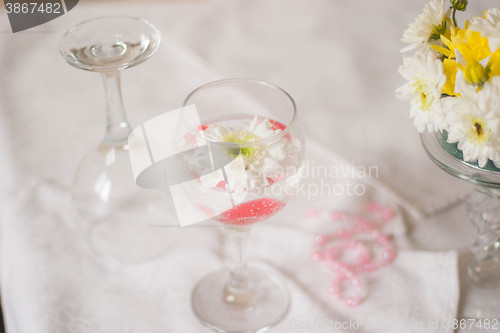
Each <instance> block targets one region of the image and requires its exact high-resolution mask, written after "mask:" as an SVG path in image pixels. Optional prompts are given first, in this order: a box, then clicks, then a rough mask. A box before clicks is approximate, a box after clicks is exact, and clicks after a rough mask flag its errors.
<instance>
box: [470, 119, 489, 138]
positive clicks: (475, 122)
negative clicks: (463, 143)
mask: <svg viewBox="0 0 500 333" xmlns="http://www.w3.org/2000/svg"><path fill="white" fill-rule="evenodd" d="M490 133H491V130H489V129H486V126H485V121H484V119H481V118H477V117H474V118H473V119H472V124H471V128H470V130H469V141H472V142H474V143H477V144H483V143H485V142H486V141H487V140H488V138H489V137H490Z"/></svg>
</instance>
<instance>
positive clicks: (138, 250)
mask: <svg viewBox="0 0 500 333" xmlns="http://www.w3.org/2000/svg"><path fill="white" fill-rule="evenodd" d="M166 217H168V216H167V215H166V214H158V215H157V216H155V215H154V214H148V213H147V212H141V211H135V210H126V209H124V210H123V211H122V212H116V213H115V214H114V215H110V216H107V217H105V218H103V219H99V220H94V221H92V222H91V223H90V224H89V225H88V227H87V228H86V242H87V244H88V245H89V247H90V249H91V250H92V252H93V253H94V254H95V255H97V256H99V257H103V258H106V259H113V260H115V261H118V262H120V263H124V264H136V263H142V262H145V261H148V260H153V259H155V258H157V257H159V256H161V255H163V254H164V253H165V252H167V251H168V250H169V249H171V248H172V247H173V244H172V243H173V240H174V237H176V234H175V231H176V228H175V227H173V226H170V225H166V224H165V221H164V220H165V218H166Z"/></svg>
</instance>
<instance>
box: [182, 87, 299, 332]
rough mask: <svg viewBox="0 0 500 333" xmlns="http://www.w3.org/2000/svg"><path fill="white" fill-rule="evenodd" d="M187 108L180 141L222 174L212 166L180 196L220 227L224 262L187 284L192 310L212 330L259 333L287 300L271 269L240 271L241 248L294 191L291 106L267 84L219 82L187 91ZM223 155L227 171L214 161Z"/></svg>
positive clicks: (295, 136) (295, 125)
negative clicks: (189, 118) (190, 111)
mask: <svg viewBox="0 0 500 333" xmlns="http://www.w3.org/2000/svg"><path fill="white" fill-rule="evenodd" d="M190 105H194V106H195V107H196V110H197V114H198V116H199V119H196V121H195V122H193V123H192V124H188V125H187V126H188V127H189V126H190V127H191V128H192V131H191V134H190V135H185V138H186V140H185V141H186V142H188V143H190V142H195V144H199V142H201V141H203V142H206V144H208V147H209V149H208V151H209V152H210V159H209V160H210V162H211V164H212V165H221V164H225V167H223V169H224V170H225V176H224V180H219V179H216V178H214V175H217V174H218V173H217V172H218V171H219V169H218V167H216V169H217V170H215V172H213V173H209V174H205V175H203V176H201V177H200V179H199V181H197V182H191V183H190V184H194V185H192V186H191V185H190V186H191V187H190V188H187V189H186V190H185V192H184V193H186V196H187V197H189V199H190V200H192V201H193V202H195V205H194V206H196V207H199V208H200V209H201V210H202V211H203V212H205V213H208V214H211V217H213V219H214V220H215V221H217V222H220V223H221V225H222V226H223V227H224V230H225V235H226V247H227V259H228V265H227V266H226V267H224V268H222V269H219V270H217V271H215V272H212V273H210V274H209V275H207V276H206V277H205V278H203V279H202V280H201V281H200V282H199V283H198V284H197V285H196V286H195V288H194V291H193V293H192V298H191V301H192V308H193V311H194V313H195V315H196V316H197V318H198V319H199V320H200V321H201V322H202V323H203V324H204V325H206V326H208V327H210V328H211V329H213V330H214V331H217V332H263V331H265V330H267V329H268V328H270V327H272V326H273V325H275V324H277V323H278V322H280V321H281V320H282V319H283V318H284V316H285V315H286V313H287V311H288V308H289V302H290V300H289V294H288V291H287V288H286V286H285V284H284V283H283V281H282V279H281V278H280V277H279V275H277V274H275V273H273V271H272V270H271V269H269V268H266V267H262V265H261V266H260V267H259V266H258V265H253V266H252V265H247V263H246V260H245V247H246V243H247V238H248V236H249V232H250V229H251V228H252V226H253V224H255V223H257V222H260V223H267V222H266V220H267V219H268V218H269V217H271V216H273V215H274V214H276V213H278V212H279V211H280V210H281V209H282V208H284V207H285V205H286V204H287V203H288V202H289V200H290V199H291V197H292V196H293V195H294V194H295V193H296V189H297V186H298V182H299V179H300V176H301V174H302V171H303V167H304V141H303V140H304V139H303V135H302V131H301V128H300V124H299V121H298V118H297V110H296V106H295V102H294V101H293V99H292V98H291V97H290V95H289V94H288V93H286V92H285V91H284V90H282V89H281V88H279V87H277V86H274V85H272V84H269V83H265V82H261V81H255V80H248V79H227V80H221V81H216V82H213V83H209V84H206V85H204V86H201V87H200V88H198V89H196V90H194V91H193V92H192V93H191V94H190V95H189V96H188V97H187V98H186V100H185V102H184V106H185V107H189V106H190ZM200 140H201V141H200ZM196 142H197V143H196ZM228 156H229V157H231V158H230V159H233V162H232V164H231V166H229V165H230V164H226V163H225V162H224V163H219V162H220V161H221V159H222V160H224V159H225V158H227V157H228ZM196 188H199V190H198V191H197V190H196ZM209 191H212V192H209ZM216 191H219V192H221V193H222V194H224V193H228V194H229V195H230V196H231V197H232V199H231V200H232V205H231V208H229V209H226V208H223V209H221V208H220V207H221V206H223V205H221V201H224V200H217V198H218V195H217V193H215V192H216ZM207 193H210V194H209V195H208V198H207V196H205V197H204V194H207ZM220 197H221V198H224V195H221V196H220ZM200 198H201V200H200ZM197 200H198V201H197ZM271 247H272V245H270V248H271Z"/></svg>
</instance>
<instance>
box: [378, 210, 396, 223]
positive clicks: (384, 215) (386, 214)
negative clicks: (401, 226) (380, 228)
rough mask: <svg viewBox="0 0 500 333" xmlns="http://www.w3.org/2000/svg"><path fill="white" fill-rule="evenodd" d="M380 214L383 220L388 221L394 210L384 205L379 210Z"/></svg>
mask: <svg viewBox="0 0 500 333" xmlns="http://www.w3.org/2000/svg"><path fill="white" fill-rule="evenodd" d="M380 216H382V219H383V221H384V222H385V221H388V220H390V219H392V218H393V217H394V212H393V211H392V209H390V208H388V207H384V208H382V210H381V212H380Z"/></svg>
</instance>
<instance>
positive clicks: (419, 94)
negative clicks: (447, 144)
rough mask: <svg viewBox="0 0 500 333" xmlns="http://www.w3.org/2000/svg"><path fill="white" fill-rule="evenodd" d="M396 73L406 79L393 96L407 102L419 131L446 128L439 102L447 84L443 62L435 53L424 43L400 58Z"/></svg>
mask: <svg viewBox="0 0 500 333" xmlns="http://www.w3.org/2000/svg"><path fill="white" fill-rule="evenodd" d="M399 73H400V74H401V76H403V77H404V78H405V79H406V80H407V81H408V82H407V83H406V84H405V85H403V86H401V87H399V88H398V89H397V90H396V96H397V97H398V98H399V99H401V100H403V101H410V105H411V108H410V116H411V117H412V118H415V126H416V127H417V130H418V131H419V132H420V133H422V132H423V131H424V130H425V129H426V128H427V130H428V131H429V132H434V131H438V130H442V129H445V128H446V122H445V117H444V112H443V109H442V105H441V104H442V103H441V88H442V87H443V85H444V84H445V83H446V76H445V74H444V72H443V64H442V63H441V61H440V60H439V59H438V58H437V54H436V52H434V51H433V50H432V49H431V48H430V47H428V46H426V47H424V48H422V49H420V50H419V51H417V52H416V53H415V54H414V55H413V56H410V57H403V66H400V67H399Z"/></svg>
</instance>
